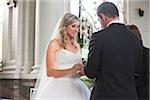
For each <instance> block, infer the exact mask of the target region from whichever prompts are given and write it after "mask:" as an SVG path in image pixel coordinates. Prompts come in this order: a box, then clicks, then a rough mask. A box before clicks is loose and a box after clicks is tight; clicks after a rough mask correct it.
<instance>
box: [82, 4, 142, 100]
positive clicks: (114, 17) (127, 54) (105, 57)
mask: <svg viewBox="0 0 150 100" xmlns="http://www.w3.org/2000/svg"><path fill="white" fill-rule="evenodd" d="M97 15H98V17H99V19H100V23H101V25H102V27H103V29H102V30H100V31H98V32H95V33H93V34H92V36H91V40H90V44H89V54H88V60H87V64H86V65H85V68H84V70H85V74H86V75H87V76H88V77H89V78H96V80H95V82H94V88H93V90H92V93H91V98H90V99H91V100H138V96H137V92H136V86H135V76H134V73H135V67H137V65H140V64H141V63H140V62H141V59H142V44H141V41H140V40H139V39H138V38H136V37H135V36H134V35H132V32H131V31H129V30H128V29H127V28H126V25H124V24H123V23H121V22H120V21H119V11H118V9H117V7H116V6H115V5H114V4H113V3H111V2H103V3H102V4H100V6H99V7H98V8H97Z"/></svg>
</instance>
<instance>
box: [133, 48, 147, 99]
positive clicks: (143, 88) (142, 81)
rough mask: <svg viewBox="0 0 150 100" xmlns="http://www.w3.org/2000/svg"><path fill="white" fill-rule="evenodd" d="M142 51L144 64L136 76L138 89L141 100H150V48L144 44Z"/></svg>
mask: <svg viewBox="0 0 150 100" xmlns="http://www.w3.org/2000/svg"><path fill="white" fill-rule="evenodd" d="M142 51H143V58H142V66H139V67H140V68H138V70H137V71H136V75H137V77H135V80H136V89H137V94H138V97H139V100H149V48H146V47H144V46H143V47H142ZM139 69H140V70H139Z"/></svg>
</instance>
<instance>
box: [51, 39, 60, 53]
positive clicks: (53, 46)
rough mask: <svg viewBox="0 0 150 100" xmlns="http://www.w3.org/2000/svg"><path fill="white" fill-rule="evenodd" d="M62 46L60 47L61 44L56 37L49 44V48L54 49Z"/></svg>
mask: <svg viewBox="0 0 150 100" xmlns="http://www.w3.org/2000/svg"><path fill="white" fill-rule="evenodd" d="M59 48H60V47H59V44H58V41H57V40H56V39H54V40H51V41H50V42H49V44H48V49H53V50H56V51H57V50H58V49H59Z"/></svg>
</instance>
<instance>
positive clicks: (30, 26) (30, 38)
mask: <svg viewBox="0 0 150 100" xmlns="http://www.w3.org/2000/svg"><path fill="white" fill-rule="evenodd" d="M34 7H35V1H34V0H27V1H26V2H25V40H24V41H25V49H24V66H23V74H29V73H30V70H31V67H32V65H33V62H34V59H33V57H34V45H33V44H34V30H35V29H34V19H35V17H34V16H35V11H34Z"/></svg>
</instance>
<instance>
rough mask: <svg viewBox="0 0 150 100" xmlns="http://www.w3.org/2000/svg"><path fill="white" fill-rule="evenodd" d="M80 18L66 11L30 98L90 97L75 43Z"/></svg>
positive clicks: (80, 99)
mask: <svg viewBox="0 0 150 100" xmlns="http://www.w3.org/2000/svg"><path fill="white" fill-rule="evenodd" d="M78 28H79V19H78V18H77V17H76V16H75V15H73V14H71V13H66V14H65V15H64V16H62V17H61V19H60V21H59V22H58V23H57V25H56V28H55V32H54V33H53V35H54V36H53V38H52V39H51V41H50V42H49V44H48V47H47V50H46V55H45V57H44V59H45V60H44V61H43V64H42V66H41V69H40V75H39V79H37V82H36V85H35V88H36V89H37V90H36V91H34V92H33V94H32V97H31V100H89V99H90V90H89V89H88V88H87V86H86V85H85V84H84V83H83V82H82V81H81V80H80V79H79V77H80V75H82V74H83V73H84V72H83V64H82V60H81V56H80V47H79V44H78V43H77V42H76V38H75V37H76V33H77V32H78Z"/></svg>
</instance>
